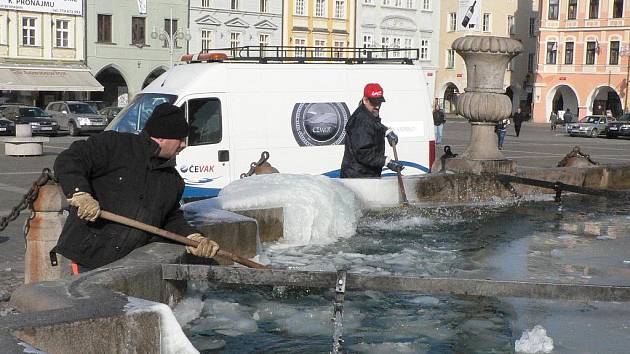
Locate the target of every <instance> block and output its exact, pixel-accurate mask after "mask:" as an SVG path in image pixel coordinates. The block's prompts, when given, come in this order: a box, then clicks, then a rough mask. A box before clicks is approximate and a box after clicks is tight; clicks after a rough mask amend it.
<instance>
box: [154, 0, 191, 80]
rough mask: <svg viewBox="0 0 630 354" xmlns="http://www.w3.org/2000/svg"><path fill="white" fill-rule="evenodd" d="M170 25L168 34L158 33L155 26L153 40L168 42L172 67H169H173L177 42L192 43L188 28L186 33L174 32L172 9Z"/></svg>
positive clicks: (164, 32)
mask: <svg viewBox="0 0 630 354" xmlns="http://www.w3.org/2000/svg"><path fill="white" fill-rule="evenodd" d="M169 25H170V29H169V31H168V32H166V31H164V30H163V31H161V32H158V31H157V29H156V28H155V26H153V29H152V31H151V38H153V39H158V38H159V39H160V40H162V41H166V42H167V43H168V54H169V56H170V59H171V61H170V64H171V65H170V66H169V67H171V68H172V67H173V50H174V49H175V43H176V42H177V40H178V39H185V40H186V41H190V38H191V37H190V30H189V29H188V28H187V29H186V31H181V30H177V31H175V32H173V9H172V8H171V19H170V22H169Z"/></svg>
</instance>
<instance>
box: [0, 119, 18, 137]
mask: <svg viewBox="0 0 630 354" xmlns="http://www.w3.org/2000/svg"><path fill="white" fill-rule="evenodd" d="M0 135H15V123H13V122H12V121H10V120H8V119H6V118H0Z"/></svg>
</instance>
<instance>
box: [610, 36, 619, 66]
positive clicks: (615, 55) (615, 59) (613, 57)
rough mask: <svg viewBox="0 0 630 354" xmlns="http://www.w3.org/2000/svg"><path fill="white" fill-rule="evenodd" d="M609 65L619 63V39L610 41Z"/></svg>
mask: <svg viewBox="0 0 630 354" xmlns="http://www.w3.org/2000/svg"><path fill="white" fill-rule="evenodd" d="M608 63H609V64H610V65H619V41H612V42H610V59H609V60H608Z"/></svg>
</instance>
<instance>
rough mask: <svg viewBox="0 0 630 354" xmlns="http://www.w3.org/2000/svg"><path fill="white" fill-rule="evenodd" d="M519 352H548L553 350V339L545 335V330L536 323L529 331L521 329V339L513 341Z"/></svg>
mask: <svg viewBox="0 0 630 354" xmlns="http://www.w3.org/2000/svg"><path fill="white" fill-rule="evenodd" d="M515 350H516V351H517V352H519V353H532V354H533V353H550V352H551V351H552V350H553V339H552V338H550V337H547V331H546V330H545V329H544V328H543V327H542V326H540V325H536V326H535V327H534V328H533V329H532V330H531V331H523V335H522V336H521V339H519V340H517V341H516V343H515Z"/></svg>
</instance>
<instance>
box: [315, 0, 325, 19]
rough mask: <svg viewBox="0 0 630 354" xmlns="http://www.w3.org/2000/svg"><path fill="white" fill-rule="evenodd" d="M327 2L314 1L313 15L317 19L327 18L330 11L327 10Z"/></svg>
mask: <svg viewBox="0 0 630 354" xmlns="http://www.w3.org/2000/svg"><path fill="white" fill-rule="evenodd" d="M327 2H328V1H326V0H315V1H313V6H314V9H313V15H314V16H315V17H326V14H327V10H328V9H327V8H326V5H327V4H326V3H327Z"/></svg>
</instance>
